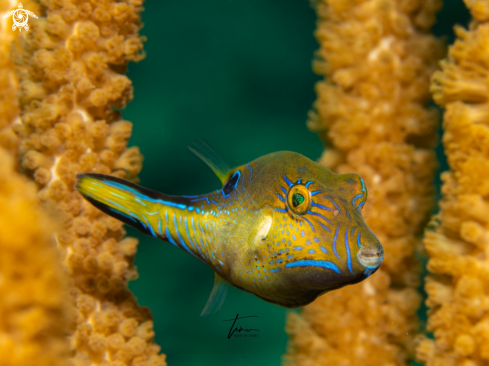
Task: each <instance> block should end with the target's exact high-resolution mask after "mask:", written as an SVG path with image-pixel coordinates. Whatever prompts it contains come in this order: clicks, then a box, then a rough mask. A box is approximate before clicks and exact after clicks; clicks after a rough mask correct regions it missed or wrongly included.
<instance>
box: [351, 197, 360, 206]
mask: <svg viewBox="0 0 489 366" xmlns="http://www.w3.org/2000/svg"><path fill="white" fill-rule="evenodd" d="M360 197H363V194H359V195H357V196H355V197H353V200H352V201H351V204H352V205H353V207H356V206H355V201H356V200H357V199H359V198H360Z"/></svg>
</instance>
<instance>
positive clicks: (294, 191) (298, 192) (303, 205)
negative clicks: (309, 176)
mask: <svg viewBox="0 0 489 366" xmlns="http://www.w3.org/2000/svg"><path fill="white" fill-rule="evenodd" d="M287 205H288V206H289V208H290V210H291V211H292V212H293V213H295V214H297V215H304V214H305V213H306V212H307V211H308V210H309V207H311V193H310V192H309V190H308V189H307V188H306V187H305V186H303V185H302V184H296V185H294V186H292V187H290V189H289V192H288V193H287Z"/></svg>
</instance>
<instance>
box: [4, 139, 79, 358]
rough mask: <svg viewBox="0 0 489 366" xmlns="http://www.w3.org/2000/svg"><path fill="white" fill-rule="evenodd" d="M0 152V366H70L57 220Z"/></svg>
mask: <svg viewBox="0 0 489 366" xmlns="http://www.w3.org/2000/svg"><path fill="white" fill-rule="evenodd" d="M37 206H38V202H37V197H36V189H35V187H34V185H33V184H32V183H29V182H27V181H26V180H25V179H24V178H22V177H21V176H20V175H19V174H18V173H16V172H15V171H14V161H13V159H12V157H11V156H9V154H8V153H7V151H6V150H5V149H3V148H1V147H0V207H1V210H0V299H1V300H0V314H1V315H0V365H2V366H18V365H22V366H61V365H66V360H67V356H68V351H69V344H68V341H67V339H66V334H67V333H68V330H69V325H70V318H71V315H72V314H71V313H70V311H69V305H68V304H69V295H68V284H67V281H66V276H65V273H64V271H63V267H62V264H61V260H60V255H59V252H58V250H57V248H56V243H55V241H54V238H53V235H52V233H53V231H54V229H55V228H56V226H55V224H54V222H53V221H54V220H53V219H52V218H51V217H49V215H47V213H46V212H44V211H43V210H41V209H40V208H39V207H37Z"/></svg>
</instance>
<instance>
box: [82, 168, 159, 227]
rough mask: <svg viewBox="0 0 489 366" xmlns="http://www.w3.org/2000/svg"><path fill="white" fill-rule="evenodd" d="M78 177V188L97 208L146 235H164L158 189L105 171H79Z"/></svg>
mask: <svg viewBox="0 0 489 366" xmlns="http://www.w3.org/2000/svg"><path fill="white" fill-rule="evenodd" d="M77 179H78V181H77V183H76V189H77V190H78V192H80V193H81V194H82V195H83V197H84V198H85V199H86V200H87V201H89V202H90V203H91V204H93V205H94V206H95V207H97V208H98V209H100V210H101V211H103V212H105V213H106V214H108V215H110V216H113V217H115V218H117V219H119V220H121V221H122V222H124V223H126V224H128V225H130V226H132V227H134V228H136V229H138V230H139V231H141V232H143V233H145V234H149V235H153V236H157V237H164V236H163V235H162V228H161V216H160V212H159V211H160V210H159V207H158V206H160V205H158V198H159V196H160V194H159V193H158V192H155V191H150V190H149V189H145V188H143V187H140V186H138V185H136V184H134V183H131V182H128V181H126V180H124V179H120V178H116V177H113V176H110V175H105V174H97V173H85V174H79V175H77Z"/></svg>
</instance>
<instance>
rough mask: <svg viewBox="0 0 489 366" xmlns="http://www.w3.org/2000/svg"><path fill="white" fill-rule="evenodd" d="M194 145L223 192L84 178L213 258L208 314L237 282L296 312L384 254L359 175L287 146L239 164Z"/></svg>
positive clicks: (152, 229)
mask: <svg viewBox="0 0 489 366" xmlns="http://www.w3.org/2000/svg"><path fill="white" fill-rule="evenodd" d="M199 146H200V147H198V149H197V148H195V147H191V148H190V149H191V150H192V151H193V152H194V153H195V154H196V155H197V156H198V157H200V158H201V159H202V160H203V161H204V162H205V163H207V165H209V167H210V168H211V169H212V170H213V171H214V172H215V173H216V175H217V176H218V177H219V178H220V180H221V182H222V184H223V185H222V188H221V189H218V190H216V191H214V192H211V193H208V194H203V195H196V196H169V195H165V194H162V193H159V192H156V191H151V190H148V189H146V188H143V187H140V186H138V185H136V184H134V183H131V182H128V181H125V180H123V179H120V178H116V177H113V176H109V175H103V174H97V173H86V174H80V175H78V181H77V186H76V188H77V190H78V191H79V192H80V193H81V194H82V195H83V197H84V198H85V199H87V200H88V201H89V202H91V203H92V204H93V205H94V206H96V207H97V208H99V209H100V210H102V211H103V212H105V213H106V214H108V215H110V216H113V217H115V218H117V219H119V220H121V221H123V222H124V223H126V224H128V225H130V226H132V227H134V228H136V229H138V230H139V231H141V232H143V233H145V234H149V235H151V236H154V237H156V238H159V239H163V240H166V241H168V242H169V243H171V244H173V245H174V246H176V247H178V248H180V249H183V250H184V251H186V252H188V253H189V254H190V255H192V256H194V257H195V258H197V259H199V260H201V261H202V262H204V263H206V264H208V265H209V266H210V267H211V268H212V269H213V270H214V272H215V281H214V287H213V289H212V291H211V294H210V296H209V300H208V301H207V303H206V305H205V307H204V310H203V311H202V314H201V315H208V314H212V313H215V312H216V311H217V310H219V308H220V307H221V305H222V303H223V301H224V298H225V295H226V291H227V284H231V285H233V286H235V287H237V288H239V289H241V290H243V291H247V292H250V293H252V294H254V295H256V296H258V297H260V298H261V299H263V300H265V301H268V302H271V303H274V304H278V305H280V306H283V307H286V308H296V307H300V306H304V305H307V304H309V303H311V302H312V301H314V300H315V299H316V298H317V297H318V296H320V295H322V294H324V293H326V292H328V291H331V290H335V289H338V288H341V287H343V286H346V285H351V284H355V283H358V282H360V281H362V280H363V279H365V278H367V277H369V276H370V275H371V274H372V273H374V272H375V271H376V270H377V269H378V268H379V266H380V264H381V262H382V260H383V257H384V251H383V249H382V245H381V244H380V242H379V240H378V239H377V238H376V236H375V235H374V233H373V232H372V231H371V230H370V229H369V227H368V226H367V224H366V223H365V221H364V219H363V216H362V214H361V211H362V208H363V207H364V204H365V202H366V200H367V190H366V188H365V184H364V181H363V180H362V178H360V177H359V176H358V175H357V174H335V173H333V172H331V171H330V170H328V169H327V168H325V167H323V166H321V165H319V164H317V163H315V162H313V161H312V160H310V159H308V158H306V157H304V156H302V155H300V154H298V153H295V152H288V151H280V152H274V153H271V154H268V155H265V156H262V157H260V158H258V159H256V160H254V161H252V162H250V163H248V164H246V165H241V166H238V167H236V168H234V169H229V168H228V167H227V166H226V164H225V163H224V161H223V160H222V159H221V158H220V157H219V156H218V155H217V154H216V153H215V152H214V151H213V150H212V149H211V148H209V147H208V146H207V145H205V143H201V144H200V145H199Z"/></svg>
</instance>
